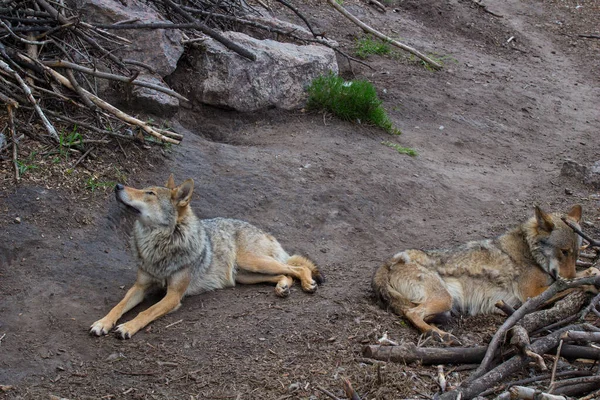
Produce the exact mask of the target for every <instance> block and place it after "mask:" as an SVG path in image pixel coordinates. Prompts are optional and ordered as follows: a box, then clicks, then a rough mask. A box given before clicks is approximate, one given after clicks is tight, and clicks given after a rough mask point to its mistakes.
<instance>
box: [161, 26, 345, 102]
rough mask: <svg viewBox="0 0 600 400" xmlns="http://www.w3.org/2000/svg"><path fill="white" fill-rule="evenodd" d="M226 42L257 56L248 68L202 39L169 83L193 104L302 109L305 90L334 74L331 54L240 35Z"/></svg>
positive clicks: (228, 34)
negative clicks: (236, 44)
mask: <svg viewBox="0 0 600 400" xmlns="http://www.w3.org/2000/svg"><path fill="white" fill-rule="evenodd" d="M224 36H226V37H227V38H229V39H230V40H232V41H234V42H236V43H238V44H239V45H241V46H243V47H245V48H246V49H248V50H250V51H252V52H253V53H254V54H256V57H257V60H256V61H254V62H252V61H249V60H247V59H245V58H243V57H241V56H239V55H238V54H236V53H234V52H232V51H231V50H229V49H227V48H225V47H224V46H223V45H221V44H220V43H218V42H216V41H214V40H212V39H208V38H207V39H206V40H205V41H204V42H203V44H202V46H198V47H196V48H195V49H193V50H191V52H190V54H189V57H188V62H189V64H190V65H189V66H187V67H182V68H180V69H178V70H177V71H176V72H175V74H174V75H173V76H172V77H171V78H172V80H173V82H177V83H175V84H174V86H175V88H176V89H177V90H178V91H179V93H181V94H182V95H184V96H186V97H187V98H189V99H190V100H192V101H197V102H200V103H204V104H210V105H214V106H219V107H226V108H232V109H235V110H238V111H242V112H249V111H255V110H260V109H264V108H270V107H276V108H281V109H285V110H291V109H296V108H300V107H302V106H303V105H304V104H305V102H306V99H307V95H306V87H308V85H309V84H310V82H311V81H312V80H313V79H314V78H316V77H317V76H319V75H322V74H325V73H327V72H328V71H333V72H336V73H337V71H338V65H337V61H336V57H335V53H334V51H333V50H331V49H329V48H327V47H324V46H317V45H308V46H299V45H295V44H291V43H281V42H277V41H274V40H269V39H267V40H258V39H254V38H252V37H250V36H248V35H245V34H243V33H239V32H226V33H224Z"/></svg>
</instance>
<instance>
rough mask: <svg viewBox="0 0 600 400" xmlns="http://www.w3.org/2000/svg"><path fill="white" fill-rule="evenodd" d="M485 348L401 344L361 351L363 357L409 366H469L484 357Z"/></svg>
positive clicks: (373, 346)
mask: <svg viewBox="0 0 600 400" xmlns="http://www.w3.org/2000/svg"><path fill="white" fill-rule="evenodd" d="M485 350H486V348H485V347H484V346H480V347H448V348H437V347H435V348H428V347H417V346H416V345H415V344H414V343H408V342H407V343H402V344H401V345H399V346H382V345H369V346H366V347H365V348H364V349H363V355H364V356H365V357H368V358H374V359H376V360H382V361H396V362H403V363H406V364H410V363H412V362H420V363H421V364H423V365H429V364H470V363H478V362H479V361H481V360H482V358H483V356H484V355H485Z"/></svg>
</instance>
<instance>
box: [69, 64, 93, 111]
mask: <svg viewBox="0 0 600 400" xmlns="http://www.w3.org/2000/svg"><path fill="white" fill-rule="evenodd" d="M66 74H67V78H68V79H69V82H71V85H73V89H74V90H75V93H77V95H78V96H79V98H80V99H81V101H83V103H84V104H85V105H86V106H87V107H88V108H90V109H91V110H93V111H95V110H97V109H98V107H96V105H95V104H94V103H92V101H91V100H90V98H89V97H88V96H87V95H86V94H85V93H84V92H83V88H82V87H81V85H79V82H77V79H75V75H73V71H72V70H70V69H67V70H66Z"/></svg>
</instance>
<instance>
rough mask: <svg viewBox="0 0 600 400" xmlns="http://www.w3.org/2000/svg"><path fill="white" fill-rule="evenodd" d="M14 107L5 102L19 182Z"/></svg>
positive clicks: (16, 176)
mask: <svg viewBox="0 0 600 400" xmlns="http://www.w3.org/2000/svg"><path fill="white" fill-rule="evenodd" d="M15 107H16V106H15V105H14V104H12V103H7V104H6V110H7V111H8V131H9V132H10V137H11V139H12V162H13V167H14V168H15V180H16V181H17V182H19V180H20V179H21V177H20V176H19V164H18V163H17V157H18V155H17V132H16V129H15V120H14V117H13V108H15ZM2 337H4V336H2Z"/></svg>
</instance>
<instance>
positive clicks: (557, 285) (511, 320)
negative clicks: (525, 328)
mask: <svg viewBox="0 0 600 400" xmlns="http://www.w3.org/2000/svg"><path fill="white" fill-rule="evenodd" d="M598 283H600V276H598V277H594V276H591V277H585V278H578V279H571V280H564V279H559V280H557V281H556V282H554V283H553V284H552V285H551V286H550V287H549V288H548V289H546V290H545V291H544V292H543V293H542V294H540V295H539V296H537V297H533V298H531V299H529V300H527V301H526V302H525V303H524V304H523V305H522V306H521V307H520V308H519V309H518V310H516V311H515V313H514V314H513V315H511V316H510V317H508V318H507V319H506V321H505V322H504V323H503V324H502V326H500V328H499V329H498V331H496V333H495V334H494V337H493V338H492V340H491V341H490V344H489V346H488V349H487V352H486V354H485V357H484V359H483V361H482V362H481V365H480V366H479V368H477V370H475V372H473V374H471V376H470V377H469V379H468V380H469V381H473V380H475V379H477V378H479V377H480V376H482V375H483V374H485V373H486V372H487V371H488V369H489V367H490V364H491V363H492V360H493V358H494V356H495V355H496V350H498V347H499V346H500V343H501V342H502V340H503V339H504V336H505V335H506V332H508V330H509V329H510V328H512V327H513V326H514V325H515V324H516V323H517V322H518V321H519V320H520V319H521V318H523V317H524V316H525V315H526V314H528V313H530V312H531V311H533V310H535V309H536V308H538V306H540V305H541V304H544V303H545V302H546V301H548V300H550V299H551V298H552V297H554V295H555V294H557V293H558V292H562V291H563V290H565V289H569V288H573V287H578V286H582V285H593V284H598ZM536 353H538V354H539V352H536Z"/></svg>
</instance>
